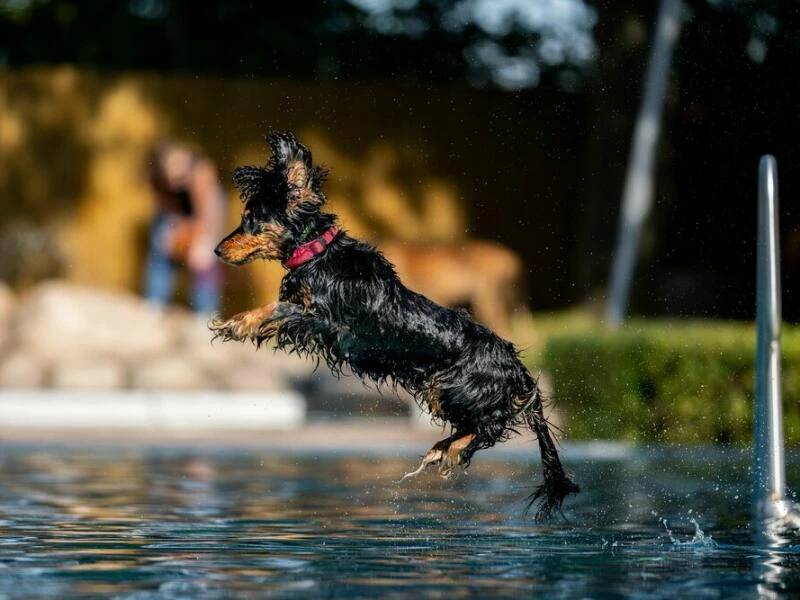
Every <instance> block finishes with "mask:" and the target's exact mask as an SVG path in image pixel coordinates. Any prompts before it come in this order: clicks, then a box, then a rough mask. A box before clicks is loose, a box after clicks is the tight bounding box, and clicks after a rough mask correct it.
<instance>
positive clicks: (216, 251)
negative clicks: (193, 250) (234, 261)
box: [214, 242, 222, 258]
mask: <svg viewBox="0 0 800 600" xmlns="http://www.w3.org/2000/svg"><path fill="white" fill-rule="evenodd" d="M214 254H216V255H217V256H219V257H220V258H221V257H222V243H221V242H220V243H219V244H217V247H216V248H214Z"/></svg>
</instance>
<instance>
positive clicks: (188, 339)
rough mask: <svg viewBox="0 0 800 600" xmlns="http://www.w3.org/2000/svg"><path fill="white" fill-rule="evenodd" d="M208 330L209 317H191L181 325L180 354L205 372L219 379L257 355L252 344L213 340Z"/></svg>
mask: <svg viewBox="0 0 800 600" xmlns="http://www.w3.org/2000/svg"><path fill="white" fill-rule="evenodd" d="M212 337H213V335H212V333H211V332H210V331H209V330H208V317H205V316H199V315H189V316H188V317H187V318H186V319H185V320H184V322H183V323H182V324H181V331H180V336H179V345H178V348H179V352H180V353H182V354H185V355H186V356H187V357H189V358H191V359H192V360H195V361H197V363H198V364H199V365H201V366H202V368H203V370H204V371H206V372H209V373H213V374H214V375H215V376H218V377H223V378H224V377H225V373H226V372H227V371H229V370H230V369H231V368H233V367H235V366H236V365H239V364H241V363H242V362H247V361H248V360H250V358H251V357H252V355H254V354H255V347H254V346H253V345H252V344H249V343H247V344H243V343H239V342H226V343H223V342H222V340H215V341H213V342H212V341H211V340H212Z"/></svg>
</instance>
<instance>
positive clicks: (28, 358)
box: [0, 350, 47, 388]
mask: <svg viewBox="0 0 800 600" xmlns="http://www.w3.org/2000/svg"><path fill="white" fill-rule="evenodd" d="M46 383H47V365H46V364H45V362H44V361H43V360H41V359H40V358H39V357H38V356H37V355H36V354H34V353H32V352H30V351H25V350H17V351H14V352H11V353H10V354H8V355H6V356H5V357H3V358H2V359H0V387H5V388H35V387H42V386H44V385H45V384H46Z"/></svg>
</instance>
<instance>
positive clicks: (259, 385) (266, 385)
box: [222, 362, 289, 390]
mask: <svg viewBox="0 0 800 600" xmlns="http://www.w3.org/2000/svg"><path fill="white" fill-rule="evenodd" d="M222 380H223V381H224V383H225V385H226V387H228V388H230V389H232V390H282V389H287V387H289V385H288V383H287V381H286V378H285V377H282V376H281V375H280V374H279V373H278V372H276V371H275V370H274V369H269V368H265V367H264V365H259V364H256V363H254V362H244V363H242V364H239V365H235V366H233V367H231V368H230V369H229V370H227V371H225V373H224V374H223V375H222Z"/></svg>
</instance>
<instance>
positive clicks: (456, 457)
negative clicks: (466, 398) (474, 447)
mask: <svg viewBox="0 0 800 600" xmlns="http://www.w3.org/2000/svg"><path fill="white" fill-rule="evenodd" d="M475 437H476V434H474V433H468V434H466V435H464V434H463V432H456V433H454V434H453V435H451V436H450V437H448V438H445V439H443V440H441V441H439V442H436V443H435V444H434V445H433V447H432V448H431V449H430V450H428V453H427V454H425V456H424V457H423V459H422V463H421V464H420V465H419V467H418V468H417V470H416V471H411V472H410V473H406V474H405V475H403V477H402V478H401V479H400V481H404V480H405V479H408V478H409V477H415V476H416V475H419V474H420V473H422V472H423V471H424V470H425V468H426V467H428V466H429V465H437V464H438V465H439V474H440V475H441V476H442V477H447V476H448V475H450V473H451V472H452V470H453V469H454V468H456V467H457V466H459V465H462V464H466V463H467V462H468V460H469V458H468V457H467V458H465V456H464V454H463V453H464V451H465V450H466V449H467V448H468V447H469V446H470V444H472V442H473V441H474V440H475Z"/></svg>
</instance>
